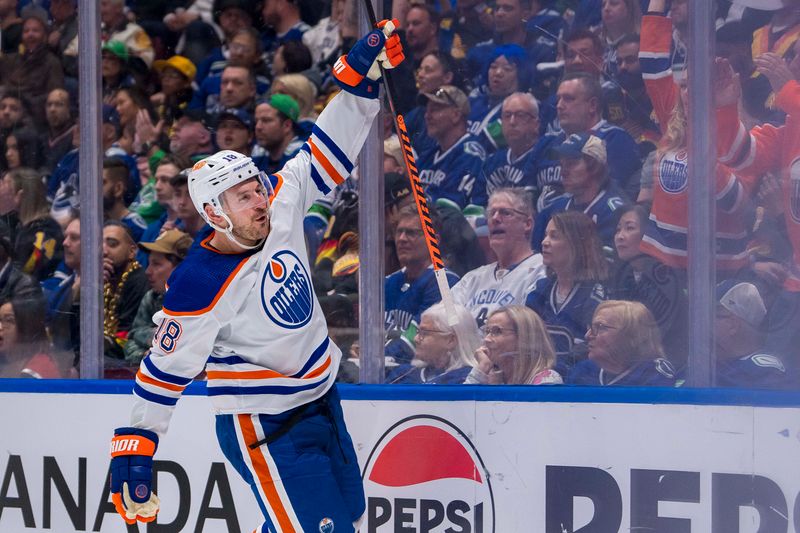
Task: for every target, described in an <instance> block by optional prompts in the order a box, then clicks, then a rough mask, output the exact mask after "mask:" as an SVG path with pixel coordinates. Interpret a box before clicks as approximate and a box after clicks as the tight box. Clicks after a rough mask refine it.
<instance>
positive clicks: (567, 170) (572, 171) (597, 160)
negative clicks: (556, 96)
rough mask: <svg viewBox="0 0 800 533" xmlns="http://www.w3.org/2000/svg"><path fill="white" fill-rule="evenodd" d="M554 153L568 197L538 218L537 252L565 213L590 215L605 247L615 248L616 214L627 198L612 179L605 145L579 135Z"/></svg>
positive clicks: (583, 134) (535, 235)
mask: <svg viewBox="0 0 800 533" xmlns="http://www.w3.org/2000/svg"><path fill="white" fill-rule="evenodd" d="M554 151H555V152H556V154H557V155H558V157H559V161H560V163H561V180H562V183H563V185H564V191H565V193H564V195H563V196H561V197H559V198H556V199H555V200H553V202H552V203H550V205H548V206H547V207H546V208H545V209H543V210H542V211H541V212H540V213H539V215H538V216H537V217H536V230H535V232H534V235H533V248H534V249H535V250H540V249H541V245H542V239H543V238H544V228H546V227H547V222H548V221H549V220H550V218H551V217H552V216H553V214H554V213H558V212H561V211H582V212H584V213H586V215H587V216H588V217H589V218H591V219H592V222H594V223H595V225H596V226H597V233H598V234H599V236H600V240H601V242H602V243H603V245H604V246H607V247H608V248H611V247H612V246H613V242H614V231H615V229H616V227H617V216H616V215H615V214H614V212H615V211H616V210H617V209H619V208H620V207H622V206H623V205H624V204H625V199H624V197H625V194H624V193H623V192H622V191H621V190H619V188H618V187H617V186H616V185H615V184H614V182H613V181H611V180H610V179H609V176H608V165H607V157H608V155H607V153H606V146H605V143H604V142H603V141H602V140H600V138H598V137H596V136H595V135H592V134H591V133H580V134H578V133H576V134H572V135H570V136H569V137H568V138H567V139H566V140H565V141H564V142H563V143H562V144H561V145H560V146H558V147H556V148H555V149H554Z"/></svg>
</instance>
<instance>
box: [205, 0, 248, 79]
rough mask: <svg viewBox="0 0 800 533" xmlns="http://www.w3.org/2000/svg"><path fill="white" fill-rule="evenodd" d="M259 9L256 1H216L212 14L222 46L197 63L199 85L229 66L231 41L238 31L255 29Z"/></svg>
mask: <svg viewBox="0 0 800 533" xmlns="http://www.w3.org/2000/svg"><path fill="white" fill-rule="evenodd" d="M257 7H258V4H257V2H256V1H255V0H214V4H213V7H212V11H211V13H212V16H213V21H214V24H215V27H216V28H217V29H218V31H217V33H218V34H219V36H220V37H221V38H222V45H221V46H217V47H216V48H214V49H213V50H211V52H210V53H207V54H204V56H203V58H202V60H201V61H200V62H199V63H197V84H198V85H202V83H203V81H204V80H205V79H206V78H207V77H208V76H210V75H212V74H219V73H221V72H222V70H223V69H224V68H225V67H226V66H227V65H228V59H229V58H230V44H231V41H232V40H233V37H234V36H235V35H236V33H237V32H238V31H240V30H242V29H246V28H252V27H253V25H254V21H255V19H256V17H257V13H256V9H257Z"/></svg>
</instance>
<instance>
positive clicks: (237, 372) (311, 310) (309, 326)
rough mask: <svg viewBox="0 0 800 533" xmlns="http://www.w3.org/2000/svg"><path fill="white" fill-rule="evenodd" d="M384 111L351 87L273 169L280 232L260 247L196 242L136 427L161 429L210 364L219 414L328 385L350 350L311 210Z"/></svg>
mask: <svg viewBox="0 0 800 533" xmlns="http://www.w3.org/2000/svg"><path fill="white" fill-rule="evenodd" d="M378 110H379V104H378V101H377V100H368V99H364V98H359V97H356V96H354V95H351V94H348V93H346V92H342V93H340V94H339V95H337V96H336V97H335V98H334V99H333V100H332V101H331V102H330V103H329V104H328V106H327V107H326V108H325V110H324V111H323V113H322V114H321V115H320V116H319V119H318V120H317V123H316V125H315V126H314V129H313V132H312V134H311V137H310V138H309V140H308V141H307V142H306V143H305V144H304V145H303V148H302V150H301V151H300V152H299V153H298V155H297V156H295V157H294V158H293V159H292V160H290V161H289V162H288V163H287V164H286V166H284V168H283V169H281V170H280V171H279V172H278V173H276V174H275V175H273V176H271V180H272V182H273V187H274V189H275V193H274V196H273V199H272V201H271V207H270V224H271V229H270V232H269V236H268V237H267V240H266V242H265V243H264V246H263V248H262V249H260V250H252V251H249V252H245V253H241V254H223V253H220V252H219V251H217V250H215V249H214V248H213V247H211V246H210V244H209V241H210V240H211V238H212V237H213V235H214V234H213V232H212V233H210V234H209V235H208V236H207V237H206V238H205V239H201V240H200V242H199V243H198V242H196V243H195V246H193V248H192V250H191V251H190V253H189V254H188V256H187V257H186V259H185V260H184V261H183V263H181V264H180V265H179V266H178V267H177V268H176V269H175V271H174V272H173V274H172V276H171V277H170V279H169V283H168V285H169V289H168V290H167V292H166V294H165V296H164V308H163V309H162V310H161V311H159V312H158V313H156V314H155V315H154V317H153V321H154V322H155V323H156V326H157V329H156V333H155V335H154V338H153V344H152V348H151V350H150V352H149V354H148V355H147V356H146V357H145V358H144V359H143V360H142V363H141V366H140V368H139V372H138V373H137V375H136V384H135V386H134V397H135V405H134V407H133V411H132V425H133V426H135V427H139V428H145V429H150V430H152V431H155V432H157V433H158V434H161V435H163V434H164V433H165V432H166V430H167V427H168V424H169V419H170V417H171V415H172V411H173V409H174V406H175V404H176V403H177V401H178V399H179V397H180V395H181V393H182V392H183V389H184V388H185V387H186V386H187V385H188V384H189V383H190V382H191V380H192V378H194V377H195V376H197V375H198V374H200V373H201V372H202V371H203V370H205V371H206V376H207V378H208V395H209V397H210V399H211V402H212V405H213V407H214V411H215V412H216V413H218V414H236V413H265V414H277V413H281V412H284V411H286V410H288V409H291V408H294V407H297V406H299V405H303V404H305V403H308V402H310V401H313V400H315V399H317V398H319V397H321V396H322V395H323V394H325V392H326V391H327V390H328V389H329V388H330V387H331V385H332V384H333V382H334V380H335V379H336V372H337V370H338V368H339V360H340V359H341V351H340V350H339V348H338V347H337V346H336V345H335V344H334V343H333V341H331V339H330V338H329V337H328V329H327V325H326V322H325V317H324V316H323V314H322V311H321V309H320V307H319V302H317V299H316V296H315V295H314V290H313V287H312V285H311V268H310V267H309V264H308V259H307V255H306V248H305V240H304V235H303V217H304V216H305V214H306V211H307V210H308V209H309V207H310V206H311V204H312V203H313V202H314V201H315V200H317V199H318V198H321V197H322V196H324V195H325V194H327V193H328V192H329V191H330V190H331V188H333V187H335V186H336V185H337V184H339V183H341V182H342V181H343V180H344V179H345V178H346V177H347V176H348V175H349V173H350V172H351V171H352V169H353V163H352V162H353V161H354V160H355V158H356V156H357V154H358V152H359V150H360V149H361V146H362V145H363V143H364V140H365V138H366V136H367V133H368V131H369V128H370V124H371V123H372V121H373V119H374V117H375V115H376V114H377V112H378Z"/></svg>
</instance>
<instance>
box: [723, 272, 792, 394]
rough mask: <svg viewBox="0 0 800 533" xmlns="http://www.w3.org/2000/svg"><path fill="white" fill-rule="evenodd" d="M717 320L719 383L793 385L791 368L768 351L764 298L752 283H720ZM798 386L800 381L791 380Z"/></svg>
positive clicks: (728, 385) (744, 386)
mask: <svg viewBox="0 0 800 533" xmlns="http://www.w3.org/2000/svg"><path fill="white" fill-rule="evenodd" d="M717 298H718V305H717V312H716V318H715V320H714V328H715V336H714V338H715V340H716V343H717V376H716V385H717V386H719V387H743V388H764V389H779V388H786V387H788V386H790V380H789V377H788V373H787V369H786V367H785V365H784V363H783V361H782V360H781V358H780V357H778V356H777V355H775V354H771V353H769V352H768V351H765V350H764V349H763V348H764V333H765V332H764V330H763V328H762V325H763V323H764V317H765V316H766V314H767V309H766V306H765V305H764V300H763V299H762V298H761V294H760V293H759V290H758V288H757V287H756V286H755V285H753V284H752V283H744V282H737V281H734V280H728V281H725V282H723V283H720V284H719V285H718V286H717ZM791 385H792V386H793V388H797V383H792V384H791Z"/></svg>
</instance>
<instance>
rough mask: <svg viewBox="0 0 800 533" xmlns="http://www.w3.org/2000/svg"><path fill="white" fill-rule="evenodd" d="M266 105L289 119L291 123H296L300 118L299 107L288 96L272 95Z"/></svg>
mask: <svg viewBox="0 0 800 533" xmlns="http://www.w3.org/2000/svg"><path fill="white" fill-rule="evenodd" d="M267 103H268V104H269V105H271V106H272V107H274V108H275V109H277V110H278V111H280V112H281V113H283V114H284V115H286V116H287V117H289V118H290V119H291V121H292V122H297V118H298V117H299V116H300V106H299V105H297V102H296V101H295V99H294V98H292V97H291V96H289V95H288V94H273V95H272V96H270V97H269V101H268V102H267Z"/></svg>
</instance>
